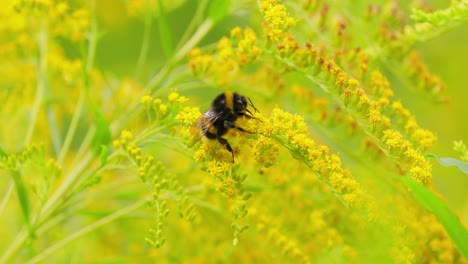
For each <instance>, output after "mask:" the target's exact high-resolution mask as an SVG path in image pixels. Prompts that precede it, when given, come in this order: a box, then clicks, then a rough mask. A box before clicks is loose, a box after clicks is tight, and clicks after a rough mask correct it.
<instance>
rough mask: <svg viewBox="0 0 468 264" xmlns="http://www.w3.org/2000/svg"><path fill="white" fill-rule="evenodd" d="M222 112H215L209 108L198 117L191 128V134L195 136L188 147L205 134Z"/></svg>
mask: <svg viewBox="0 0 468 264" xmlns="http://www.w3.org/2000/svg"><path fill="white" fill-rule="evenodd" d="M222 114H223V113H215V112H214V111H213V110H211V109H209V110H208V111H206V112H205V113H203V115H202V116H200V117H199V118H198V120H197V122H196V123H195V124H194V125H193V127H192V129H191V130H192V134H193V135H197V136H194V138H193V140H192V143H191V144H190V147H192V146H193V145H195V144H196V143H197V142H198V141H200V139H202V138H203V137H204V136H205V135H206V133H207V132H208V130H210V128H211V127H213V125H214V123H215V122H216V120H218V118H219V117H221V115H222Z"/></svg>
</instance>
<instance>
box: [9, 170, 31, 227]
mask: <svg viewBox="0 0 468 264" xmlns="http://www.w3.org/2000/svg"><path fill="white" fill-rule="evenodd" d="M11 176H12V177H13V181H14V182H15V188H16V193H17V194H18V200H19V202H20V206H21V211H22V212H23V218H24V221H25V223H26V225H27V226H28V227H29V224H30V215H31V213H30V212H31V207H30V203H29V196H28V190H27V189H26V185H25V184H24V181H23V178H22V177H21V175H20V173H19V171H17V170H11Z"/></svg>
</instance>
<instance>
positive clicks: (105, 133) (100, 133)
mask: <svg viewBox="0 0 468 264" xmlns="http://www.w3.org/2000/svg"><path fill="white" fill-rule="evenodd" d="M92 108H93V116H94V125H95V126H96V132H95V134H94V137H93V140H92V141H91V145H92V149H93V151H94V153H95V154H96V155H98V154H100V150H101V146H107V145H108V144H109V143H110V141H111V138H112V136H111V131H110V128H109V124H108V123H107V120H106V119H105V118H104V115H103V114H102V113H101V111H100V110H99V108H97V107H96V106H95V105H94V104H93V105H92Z"/></svg>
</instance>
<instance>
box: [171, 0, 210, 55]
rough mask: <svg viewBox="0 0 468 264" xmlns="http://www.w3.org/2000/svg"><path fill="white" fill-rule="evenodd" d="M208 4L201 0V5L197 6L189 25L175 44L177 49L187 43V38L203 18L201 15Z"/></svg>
mask: <svg viewBox="0 0 468 264" xmlns="http://www.w3.org/2000/svg"><path fill="white" fill-rule="evenodd" d="M208 3H209V1H208V0H202V1H201V3H199V4H198V5H197V10H196V11H195V15H194V16H193V18H192V19H191V21H190V24H189V25H188V26H187V29H186V30H185V32H184V34H183V35H182V37H181V38H180V40H179V43H178V44H177V49H179V48H180V47H181V46H182V44H183V43H185V42H186V41H187V39H188V37H189V36H190V34H191V33H192V31H193V30H194V29H195V27H196V26H197V25H199V24H200V21H201V19H202V18H203V13H204V12H205V10H206V7H207V6H208Z"/></svg>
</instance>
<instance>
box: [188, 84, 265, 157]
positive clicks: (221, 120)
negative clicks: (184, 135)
mask: <svg viewBox="0 0 468 264" xmlns="http://www.w3.org/2000/svg"><path fill="white" fill-rule="evenodd" d="M247 106H251V107H252V108H253V109H254V111H255V112H257V111H258V110H257V108H255V106H254V105H253V103H252V101H251V100H250V98H248V97H245V96H242V95H240V94H238V93H235V92H224V93H222V94H220V95H218V96H216V98H215V99H214V100H213V102H212V103H211V106H210V108H209V109H208V110H207V111H206V112H205V113H203V115H202V116H201V117H200V118H199V119H198V122H197V128H198V130H199V131H200V138H202V137H206V138H208V139H210V140H217V141H218V142H219V143H221V144H222V145H224V146H225V147H226V149H227V150H228V151H229V152H231V154H232V162H234V152H233V150H232V147H231V145H230V144H229V142H228V140H227V139H225V138H223V137H222V136H223V135H224V134H226V133H227V132H228V131H229V130H230V129H237V130H239V131H241V132H245V133H251V134H252V133H253V132H250V131H247V130H245V129H243V128H242V127H239V126H237V125H236V120H237V119H238V118H239V117H246V118H254V117H253V114H252V112H250V111H249V109H247ZM200 138H199V139H200ZM199 139H198V140H199ZM198 140H197V141H198Z"/></svg>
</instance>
